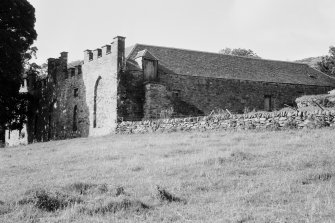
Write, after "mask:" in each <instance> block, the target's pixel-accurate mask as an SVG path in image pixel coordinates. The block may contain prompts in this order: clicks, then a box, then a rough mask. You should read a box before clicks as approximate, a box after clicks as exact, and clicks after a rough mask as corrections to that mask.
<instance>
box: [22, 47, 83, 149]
mask: <svg viewBox="0 0 335 223" xmlns="http://www.w3.org/2000/svg"><path fill="white" fill-rule="evenodd" d="M28 91H29V92H30V93H31V94H32V95H33V96H34V103H33V105H32V107H31V110H32V111H33V113H32V114H31V115H30V117H29V118H28V126H27V127H28V141H29V142H35V141H49V140H58V139H67V138H74V137H83V136H87V135H88V108H87V106H86V97H85V95H86V88H85V85H84V82H83V77H82V69H81V65H78V66H76V67H72V68H70V69H68V68H67V53H66V52H63V53H61V57H60V58H57V59H53V58H51V59H49V60H48V75H47V76H46V77H44V78H41V79H36V80H35V81H31V83H30V86H29V87H28Z"/></svg>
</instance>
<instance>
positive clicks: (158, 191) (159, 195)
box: [156, 185, 186, 203]
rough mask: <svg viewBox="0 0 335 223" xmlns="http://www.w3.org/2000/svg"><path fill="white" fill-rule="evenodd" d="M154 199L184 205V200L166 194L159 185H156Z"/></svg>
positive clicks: (168, 193)
mask: <svg viewBox="0 0 335 223" xmlns="http://www.w3.org/2000/svg"><path fill="white" fill-rule="evenodd" d="M156 197H157V198H158V200H160V201H167V202H183V203H186V200H185V199H182V198H179V197H177V196H175V195H173V194H171V193H170V192H168V191H167V190H166V189H164V188H162V187H160V186H159V185H156Z"/></svg>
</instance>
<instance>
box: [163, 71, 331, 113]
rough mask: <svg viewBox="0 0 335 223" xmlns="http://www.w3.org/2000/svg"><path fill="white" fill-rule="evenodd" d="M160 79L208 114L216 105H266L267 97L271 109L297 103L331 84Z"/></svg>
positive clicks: (171, 76)
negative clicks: (303, 97)
mask: <svg viewBox="0 0 335 223" xmlns="http://www.w3.org/2000/svg"><path fill="white" fill-rule="evenodd" d="M159 81H160V83H161V84H163V85H165V86H166V87H167V89H168V90H169V91H172V92H175V94H176V95H178V98H179V99H180V100H182V101H185V102H188V103H190V104H192V105H194V106H195V107H196V108H198V109H199V110H201V111H203V112H204V114H209V113H210V112H211V111H213V110H215V109H228V110H230V111H231V112H234V113H243V112H245V111H246V110H249V111H252V110H254V109H255V110H256V111H259V110H263V111H264V110H267V109H265V98H266V97H268V98H270V99H269V100H270V104H271V105H270V106H271V110H278V109H280V108H283V107H285V104H287V105H294V104H295V99H296V98H297V97H300V96H302V95H310V94H324V93H327V92H328V91H329V90H331V87H321V86H306V85H293V84H281V83H267V82H256V81H244V80H233V79H218V78H209V77H198V76H189V75H177V74H167V73H164V72H162V71H160V72H159Z"/></svg>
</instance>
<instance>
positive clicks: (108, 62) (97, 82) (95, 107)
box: [82, 37, 125, 136]
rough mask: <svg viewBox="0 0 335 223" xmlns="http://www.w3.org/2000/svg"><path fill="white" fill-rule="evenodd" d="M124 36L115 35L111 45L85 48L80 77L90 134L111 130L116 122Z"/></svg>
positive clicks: (113, 129)
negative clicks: (82, 82) (81, 75)
mask: <svg viewBox="0 0 335 223" xmlns="http://www.w3.org/2000/svg"><path fill="white" fill-rule="evenodd" d="M124 44H125V38H124V37H115V38H114V42H113V43H111V44H110V45H106V46H103V47H102V48H98V49H96V50H93V51H92V50H86V51H85V55H84V64H83V67H82V68H83V74H84V76H83V80H84V84H85V86H86V104H87V106H88V109H89V136H99V135H107V134H110V133H113V132H114V131H115V128H116V124H117V88H118V82H119V81H118V79H119V72H120V70H121V68H122V67H123V66H124Z"/></svg>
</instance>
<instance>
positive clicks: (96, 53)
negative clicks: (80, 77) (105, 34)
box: [84, 36, 125, 63]
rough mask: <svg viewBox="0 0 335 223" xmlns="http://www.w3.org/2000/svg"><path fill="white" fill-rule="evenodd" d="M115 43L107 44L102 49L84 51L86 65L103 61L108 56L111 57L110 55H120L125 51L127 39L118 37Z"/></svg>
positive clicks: (115, 38)
mask: <svg viewBox="0 0 335 223" xmlns="http://www.w3.org/2000/svg"><path fill="white" fill-rule="evenodd" d="M113 39H114V41H113V42H111V43H110V44H106V45H104V46H102V47H100V48H97V49H94V50H90V49H87V50H85V51H84V63H89V62H92V61H96V60H99V59H103V58H104V57H106V56H110V55H109V54H114V55H118V54H119V53H120V52H119V51H120V46H122V47H121V49H124V44H125V37H122V36H117V37H114V38H113Z"/></svg>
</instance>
